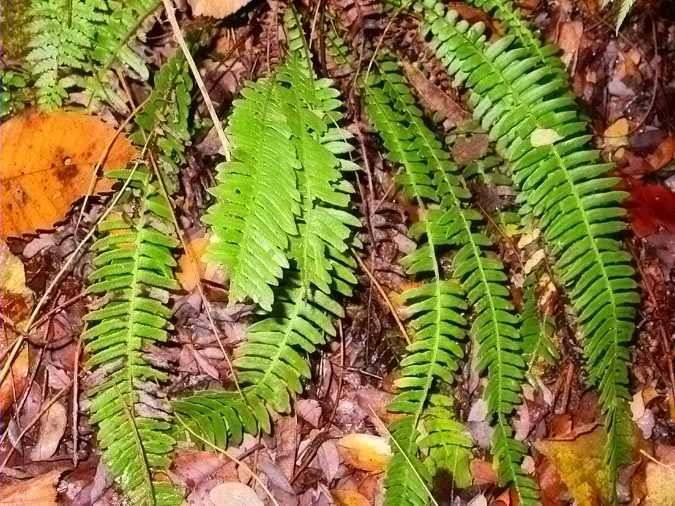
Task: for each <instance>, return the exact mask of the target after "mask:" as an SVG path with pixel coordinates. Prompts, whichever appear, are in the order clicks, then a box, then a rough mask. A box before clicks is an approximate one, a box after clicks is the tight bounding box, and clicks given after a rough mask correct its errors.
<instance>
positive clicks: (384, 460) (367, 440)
mask: <svg viewBox="0 0 675 506" xmlns="http://www.w3.org/2000/svg"><path fill="white" fill-rule="evenodd" d="M337 446H338V450H339V451H340V456H341V457H342V459H343V460H344V461H345V463H346V464H347V465H349V466H351V467H354V468H356V469H360V470H362V471H368V472H371V473H381V472H383V471H384V469H385V468H386V467H387V464H388V463H389V460H390V459H391V447H390V446H389V443H388V442H387V440H386V439H385V438H383V437H380V436H373V435H372V434H347V435H346V436H344V437H343V438H341V439H340V440H339V441H338V443H337Z"/></svg>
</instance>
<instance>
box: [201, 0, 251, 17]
mask: <svg viewBox="0 0 675 506" xmlns="http://www.w3.org/2000/svg"><path fill="white" fill-rule="evenodd" d="M188 3H189V4H190V7H191V8H192V14H194V15H195V16H209V17H211V18H217V19H222V18H226V17H227V16H229V15H230V14H234V13H235V12H237V11H238V10H239V9H241V8H242V7H243V6H244V5H247V4H249V3H251V0H188Z"/></svg>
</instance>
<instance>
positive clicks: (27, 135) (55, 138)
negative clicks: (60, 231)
mask: <svg viewBox="0 0 675 506" xmlns="http://www.w3.org/2000/svg"><path fill="white" fill-rule="evenodd" d="M114 136H115V129H114V128H112V127H111V126H110V125H108V124H106V123H104V122H103V121H101V120H99V119H98V118H95V117H93V116H88V115H86V114H81V113H77V112H66V111H56V112H53V113H49V114H47V113H38V112H27V113H25V114H21V115H19V116H15V117H14V118H12V119H11V120H9V121H7V122H6V123H4V124H2V125H1V126H0V215H1V216H2V220H0V237H8V236H17V235H21V234H26V233H31V232H35V231H36V230H40V229H49V228H51V227H52V226H53V225H54V224H55V223H56V222H58V221H59V220H61V219H63V218H64V216H65V215H66V213H67V212H68V210H69V209H70V206H71V205H72V204H73V203H74V202H75V201H76V200H78V199H79V198H81V197H82V196H84V195H85V194H87V192H88V191H89V188H90V184H91V180H92V171H93V169H94V167H95V166H96V163H97V162H98V160H99V158H100V157H101V154H102V153H105V152H106V148H107V147H108V145H109V144H110V143H111V142H112V141H113V139H114ZM134 154H135V150H134V148H133V147H132V146H131V144H130V143H129V141H128V140H127V139H126V138H125V137H123V136H119V137H117V139H116V140H115V142H114V143H113V144H112V146H111V147H110V150H109V152H108V155H107V157H106V159H105V163H104V165H103V168H104V169H111V168H121V167H124V166H126V165H127V164H128V163H129V161H130V160H131V159H132V158H133V157H134ZM109 189H110V181H109V180H105V179H101V180H99V181H98V183H97V185H96V186H95V188H94V189H93V191H94V192H100V191H105V190H109Z"/></svg>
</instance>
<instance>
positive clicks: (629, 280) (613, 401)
mask: <svg viewBox="0 0 675 506" xmlns="http://www.w3.org/2000/svg"><path fill="white" fill-rule="evenodd" d="M424 15H425V20H426V22H425V29H426V30H427V31H428V32H429V33H430V34H431V36H432V46H433V47H434V49H435V50H436V52H437V54H438V55H439V57H440V58H441V59H442V60H443V61H444V63H445V64H446V65H447V66H448V69H449V71H450V73H452V74H454V76H455V78H456V80H457V81H458V82H460V83H463V84H465V85H466V86H467V87H468V88H469V89H470V90H471V91H472V94H471V98H470V104H471V105H472V106H473V108H474V115H475V117H476V118H478V119H480V120H481V122H482V126H483V127H484V128H486V129H487V130H488V131H489V132H490V136H491V138H492V139H493V140H495V141H496V143H497V149H498V152H499V153H500V154H501V155H502V156H504V158H506V159H507V160H508V162H509V164H510V166H511V169H512V171H513V175H514V180H515V183H516V185H517V187H518V188H519V190H520V191H521V192H522V200H523V201H524V202H525V203H526V204H527V205H528V206H529V209H531V211H532V212H533V213H534V215H535V216H537V218H538V219H539V224H540V225H541V227H542V230H543V232H544V239H545V240H546V242H547V244H548V245H549V246H550V247H551V249H552V253H553V255H554V257H555V258H556V262H555V269H556V272H557V273H558V275H559V276H560V278H561V279H562V281H563V282H564V284H565V285H566V286H567V287H569V289H568V293H569V296H570V299H571V301H572V304H573V306H574V309H575V311H576V314H577V318H578V322H579V326H580V330H581V333H582V334H583V340H584V350H585V355H586V359H587V369H588V375H589V379H590V381H591V382H592V383H593V384H594V385H596V386H597V387H598V388H599V390H600V402H601V405H602V409H603V413H604V414H605V418H606V423H607V427H608V443H607V455H606V460H607V464H608V465H609V468H610V473H611V475H612V476H616V469H617V466H618V465H620V464H622V463H625V462H627V461H628V459H629V456H630V451H629V449H630V447H629V435H630V413H629V412H628V410H627V400H628V397H629V392H628V359H629V354H628V347H627V346H628V343H629V342H630V339H631V335H632V332H633V318H634V315H635V304H636V303H637V301H638V299H639V297H638V294H637V293H636V290H635V288H636V283H635V281H634V280H633V275H634V273H633V269H632V267H631V266H630V258H629V256H628V254H627V253H625V252H624V251H623V249H622V246H621V244H620V243H619V242H618V241H617V240H616V239H614V238H613V236H614V235H615V234H616V233H617V232H620V231H621V230H623V229H624V223H623V221H622V220H621V218H622V216H623V215H624V211H623V209H621V208H620V207H619V204H620V202H621V200H622V199H623V197H624V194H623V193H622V192H618V191H613V190H612V187H613V186H614V185H615V184H616V181H617V180H616V179H615V178H610V177H607V176H605V174H606V173H607V171H608V170H609V169H610V168H611V165H607V164H603V163H600V160H599V155H598V153H597V151H593V150H591V149H589V148H588V147H587V145H588V140H589V136H587V135H585V134H584V132H585V129H586V124H585V122H584V121H580V120H579V114H578V111H577V110H576V107H575V106H574V102H573V100H571V99H570V98H569V97H568V96H567V94H566V93H565V83H564V80H563V79H562V78H560V77H559V76H558V69H557V68H556V67H550V66H544V65H542V66H537V67H535V68H529V69H528V67H527V66H526V65H516V64H515V62H517V61H518V60H519V58H521V57H522V56H523V51H524V50H523V49H522V48H520V47H518V44H515V43H514V40H515V39H514V37H513V36H510V35H507V36H506V37H504V38H502V39H500V40H498V41H496V42H494V43H492V44H487V43H486V42H485V38H484V37H483V36H482V31H483V27H482V26H481V25H475V26H473V27H472V26H470V25H469V24H468V23H467V22H465V21H460V20H459V19H458V15H457V13H455V12H454V11H449V12H448V13H447V14H446V13H445V11H444V9H443V7H441V6H440V5H439V4H436V3H435V2H434V1H433V0H429V1H427V2H426V3H425V13H424Z"/></svg>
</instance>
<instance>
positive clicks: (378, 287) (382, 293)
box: [352, 250, 412, 344]
mask: <svg viewBox="0 0 675 506" xmlns="http://www.w3.org/2000/svg"><path fill="white" fill-rule="evenodd" d="M352 256H353V257H354V259H355V260H356V262H357V263H358V264H359V267H361V269H362V270H363V272H365V273H366V275H367V276H368V279H370V282H371V283H372V284H373V286H374V287H375V289H376V290H377V292H378V293H379V294H380V296H381V297H382V298H383V299H384V302H385V303H386V304H387V307H388V308H389V311H390V312H391V316H392V317H393V318H394V321H395V322H396V325H398V328H399V330H400V331H401V334H402V335H403V337H404V338H405V341H406V342H407V343H408V344H411V343H412V340H411V339H410V336H409V335H408V331H406V329H405V326H404V325H403V322H402V321H401V318H400V317H399V316H398V313H397V312H396V308H395V307H394V305H393V304H392V303H391V300H390V299H389V297H388V296H387V293H386V292H385V291H384V288H382V285H381V284H380V282H379V281H378V280H377V279H375V276H373V273H372V272H370V269H368V267H367V266H366V264H364V263H363V260H361V259H360V258H359V256H358V255H357V254H356V252H355V251H354V250H352Z"/></svg>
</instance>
